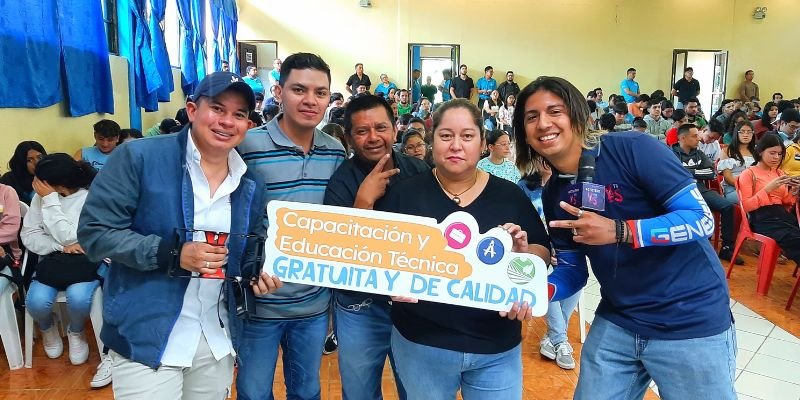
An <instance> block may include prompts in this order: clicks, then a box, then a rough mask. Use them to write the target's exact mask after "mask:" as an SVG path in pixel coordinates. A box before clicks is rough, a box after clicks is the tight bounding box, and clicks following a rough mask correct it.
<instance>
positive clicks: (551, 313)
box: [545, 290, 581, 345]
mask: <svg viewBox="0 0 800 400" xmlns="http://www.w3.org/2000/svg"><path fill="white" fill-rule="evenodd" d="M580 298H581V291H580V290H579V291H578V292H577V293H575V294H573V295H572V296H570V297H567V298H566V299H564V300H561V301H554V302H551V303H550V304H548V306H547V315H546V316H545V318H546V319H547V337H548V338H550V342H552V343H553V344H554V345H556V344H559V343H563V342H566V341H567V327H569V318H570V317H571V316H572V311H574V310H575V306H576V305H577V304H578V300H580Z"/></svg>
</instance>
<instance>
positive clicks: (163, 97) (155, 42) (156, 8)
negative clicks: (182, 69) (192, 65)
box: [149, 0, 175, 102]
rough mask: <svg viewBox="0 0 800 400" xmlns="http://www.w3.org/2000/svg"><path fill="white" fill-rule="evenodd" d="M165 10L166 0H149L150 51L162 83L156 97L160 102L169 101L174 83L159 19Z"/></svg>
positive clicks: (161, 19) (162, 16)
mask: <svg viewBox="0 0 800 400" xmlns="http://www.w3.org/2000/svg"><path fill="white" fill-rule="evenodd" d="M166 10H167V1H166V0H150V21H149V29H150V51H151V52H152V54H153V60H154V61H155V63H156V68H157V69H158V73H159V75H160V76H161V82H162V84H161V86H160V87H159V88H158V92H157V97H158V101H162V102H166V101H169V95H170V93H172V91H173V90H175V84H174V82H173V81H172V67H171V66H170V63H169V55H168V54H167V43H166V42H165V41H164V31H163V30H162V29H161V21H163V20H164V15H165V14H166Z"/></svg>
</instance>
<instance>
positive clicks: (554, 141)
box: [514, 76, 736, 400]
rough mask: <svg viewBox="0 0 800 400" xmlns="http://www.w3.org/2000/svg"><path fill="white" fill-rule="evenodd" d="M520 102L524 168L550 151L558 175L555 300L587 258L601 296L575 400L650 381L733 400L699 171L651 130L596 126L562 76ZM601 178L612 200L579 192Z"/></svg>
mask: <svg viewBox="0 0 800 400" xmlns="http://www.w3.org/2000/svg"><path fill="white" fill-rule="evenodd" d="M518 98H519V105H518V107H517V108H516V109H515V110H514V128H515V135H516V140H517V143H520V144H522V143H527V144H528V145H527V146H524V145H521V146H518V147H517V165H520V166H525V165H527V164H529V163H531V162H532V160H533V159H534V158H537V157H543V158H544V159H545V160H546V161H547V163H548V164H549V165H550V167H551V169H552V171H553V177H552V178H551V179H550V180H549V181H548V182H547V185H546V186H545V189H544V192H543V194H542V203H543V206H544V210H545V217H546V218H547V221H548V222H549V225H550V236H551V238H552V240H553V248H554V249H555V250H556V259H557V263H556V267H555V269H554V271H553V273H552V274H551V275H550V276H549V277H548V281H549V283H550V294H551V300H552V301H555V300H561V299H564V298H567V297H569V296H571V295H572V294H573V293H575V292H576V291H578V290H579V289H580V288H581V287H583V286H584V285H585V284H586V279H587V277H588V275H589V273H588V269H587V264H586V258H587V257H588V259H589V260H590V261H591V265H592V269H593V271H594V275H595V276H596V277H597V280H598V281H599V282H600V290H601V292H602V294H603V299H602V301H601V302H600V305H599V306H598V308H597V312H596V314H595V319H594V322H593V323H592V329H591V330H590V331H589V336H588V338H587V339H586V343H585V344H584V345H583V349H582V351H581V362H580V375H579V378H578V386H577V388H576V390H575V399H578V400H583V399H587V400H588V399H591V400H606V399H641V398H642V397H644V394H645V391H646V390H647V388H648V385H649V383H650V381H651V380H654V381H655V382H656V384H658V390H659V394H660V395H661V396H662V398H664V399H735V398H736V393H735V392H734V390H733V378H734V376H735V374H736V370H735V367H736V331H735V330H734V328H733V321H732V318H731V312H730V306H729V303H728V286H727V283H726V280H725V276H724V275H723V269H722V265H720V261H719V258H717V255H716V253H715V251H714V249H713V248H712V247H711V244H710V243H709V241H708V237H709V236H710V235H711V233H712V232H713V231H714V222H713V217H712V215H711V210H709V208H708V205H706V203H705V202H704V201H703V197H702V196H701V195H700V193H699V191H698V189H697V185H696V184H695V181H694V179H693V178H692V176H691V175H690V174H689V173H688V172H687V171H686V169H685V168H683V166H682V165H681V163H680V162H679V161H678V159H677V158H676V157H675V156H674V155H673V154H671V153H670V151H669V149H667V148H666V147H664V145H663V144H661V143H659V142H658V141H657V140H654V139H653V138H652V137H650V136H648V135H640V134H637V133H629V132H615V133H613V134H607V135H600V134H599V133H598V132H595V131H592V130H591V128H589V107H588V106H587V105H586V100H585V99H584V98H583V96H582V95H581V93H580V92H579V91H578V89H576V88H575V86H573V85H572V84H571V83H569V82H567V81H566V80H564V79H562V78H557V77H546V76H545V77H540V78H538V79H536V80H535V81H534V82H532V83H531V84H529V85H528V86H527V87H526V88H525V89H523V90H522V92H520V93H519V96H518ZM596 186H600V193H601V194H604V196H602V195H601V196H600V197H599V199H596V200H599V201H595V202H589V201H586V200H583V198H587V199H588V198H589V196H588V195H587V192H589V193H594V190H595V187H596ZM576 190H577V191H578V192H580V194H578V195H575V194H574V193H575V192H576ZM581 205H583V208H579V207H580V206H581ZM590 209H591V210H590Z"/></svg>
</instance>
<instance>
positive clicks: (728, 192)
mask: <svg viewBox="0 0 800 400" xmlns="http://www.w3.org/2000/svg"><path fill="white" fill-rule="evenodd" d="M722 192H723V193H725V198H726V199H728V200H730V201H731V202H732V203H733V204H739V195H738V194H736V188H735V187H733V186H729V185H723V186H722Z"/></svg>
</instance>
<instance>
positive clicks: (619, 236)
mask: <svg viewBox="0 0 800 400" xmlns="http://www.w3.org/2000/svg"><path fill="white" fill-rule="evenodd" d="M614 228H615V231H616V242H617V243H623V242H624V240H625V224H624V223H623V222H622V220H619V219H615V220H614Z"/></svg>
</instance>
